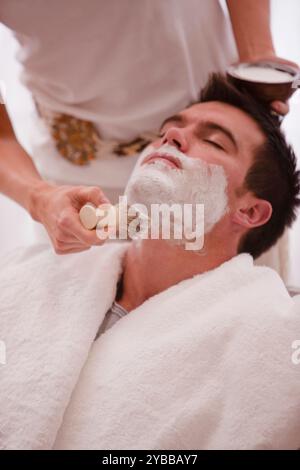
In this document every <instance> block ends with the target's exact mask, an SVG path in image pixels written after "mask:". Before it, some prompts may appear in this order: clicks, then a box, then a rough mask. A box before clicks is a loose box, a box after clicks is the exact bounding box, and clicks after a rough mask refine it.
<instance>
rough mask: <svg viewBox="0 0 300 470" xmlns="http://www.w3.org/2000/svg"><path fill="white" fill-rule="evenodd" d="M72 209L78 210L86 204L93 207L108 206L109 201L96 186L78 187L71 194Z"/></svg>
mask: <svg viewBox="0 0 300 470" xmlns="http://www.w3.org/2000/svg"><path fill="white" fill-rule="evenodd" d="M73 201H74V207H76V208H77V209H78V210H80V209H81V207H82V206H83V205H84V204H86V203H87V202H91V203H93V204H94V205H95V206H97V207H98V206H100V205H101V204H109V203H110V201H109V199H108V198H107V197H106V196H105V194H104V192H103V191H102V190H101V189H100V188H99V187H98V186H85V187H79V188H78V190H77V191H76V192H74V194H73Z"/></svg>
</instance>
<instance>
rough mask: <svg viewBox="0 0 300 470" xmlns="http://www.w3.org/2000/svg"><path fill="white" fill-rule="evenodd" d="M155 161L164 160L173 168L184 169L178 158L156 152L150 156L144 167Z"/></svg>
mask: <svg viewBox="0 0 300 470" xmlns="http://www.w3.org/2000/svg"><path fill="white" fill-rule="evenodd" d="M155 160H164V161H165V163H167V164H168V165H169V166H170V167H171V168H177V169H182V166H181V162H180V161H179V160H178V159H177V158H176V157H174V156H173V155H169V154H166V153H160V152H154V153H151V154H150V155H148V156H147V157H146V158H145V160H144V161H143V163H142V165H144V164H146V163H150V162H152V161H155Z"/></svg>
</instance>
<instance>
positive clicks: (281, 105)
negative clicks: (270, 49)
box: [247, 54, 300, 116]
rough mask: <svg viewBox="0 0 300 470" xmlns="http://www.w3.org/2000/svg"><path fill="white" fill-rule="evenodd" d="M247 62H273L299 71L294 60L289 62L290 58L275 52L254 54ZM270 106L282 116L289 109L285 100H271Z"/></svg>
mask: <svg viewBox="0 0 300 470" xmlns="http://www.w3.org/2000/svg"><path fill="white" fill-rule="evenodd" d="M247 62H248V63H257V62H274V63H277V64H284V65H289V66H290V67H293V68H294V69H295V70H296V71H297V70H298V73H300V68H299V65H298V64H296V63H295V62H291V61H290V60H286V59H283V58H281V57H277V55H276V54H268V55H263V56H256V57H252V58H251V59H250V60H247ZM271 108H272V109H273V110H274V111H276V113H278V114H281V115H282V116H284V115H285V114H287V113H288V112H289V110H290V108H289V105H288V102H287V101H285V102H284V101H272V103H271Z"/></svg>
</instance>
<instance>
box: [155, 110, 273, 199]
mask: <svg viewBox="0 0 300 470" xmlns="http://www.w3.org/2000/svg"><path fill="white" fill-rule="evenodd" d="M160 131H161V132H160V138H159V139H157V140H156V141H155V142H153V146H154V147H155V148H158V147H160V146H161V145H163V144H164V143H169V144H170V145H174V146H177V148H179V149H180V150H181V152H183V153H185V154H186V155H188V156H189V157H190V158H192V159H201V160H202V161H204V162H206V163H208V164H216V165H221V166H222V167H223V169H224V171H225V174H226V176H227V180H228V187H227V193H228V200H229V206H232V204H234V202H235V200H236V195H235V190H236V189H237V188H239V187H241V186H242V184H243V181H244V178H245V176H246V174H247V171H248V169H249V168H250V166H251V164H252V162H253V156H254V153H255V149H256V148H257V147H259V146H260V145H261V144H263V143H264V141H265V136H264V134H263V132H262V131H261V130H260V128H259V127H258V125H257V124H256V122H255V121H254V120H253V119H252V118H251V117H250V116H248V115H247V114H246V113H244V112H243V111H241V110H239V109H238V108H235V107H233V106H230V105H228V104H225V103H220V102H208V103H199V104H195V105H193V106H191V107H189V108H187V109H185V110H184V111H182V112H180V113H179V114H177V115H176V116H173V117H170V118H168V119H167V120H166V121H165V122H164V123H163V125H162V127H161V130H160Z"/></svg>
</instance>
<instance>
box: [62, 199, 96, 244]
mask: <svg viewBox="0 0 300 470" xmlns="http://www.w3.org/2000/svg"><path fill="white" fill-rule="evenodd" d="M57 231H58V232H57V237H56V238H57V239H60V240H64V239H66V240H68V241H69V238H73V241H75V240H76V241H79V242H80V243H82V244H83V245H89V246H92V245H102V244H103V243H104V242H105V240H102V239H100V238H99V237H98V235H97V233H96V230H87V229H85V228H84V227H83V225H82V224H81V221H80V218H79V213H78V212H77V211H76V210H75V209H73V208H68V209H66V210H65V211H63V213H62V214H61V217H60V218H59V219H58V222H57ZM74 239H75V240H74Z"/></svg>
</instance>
